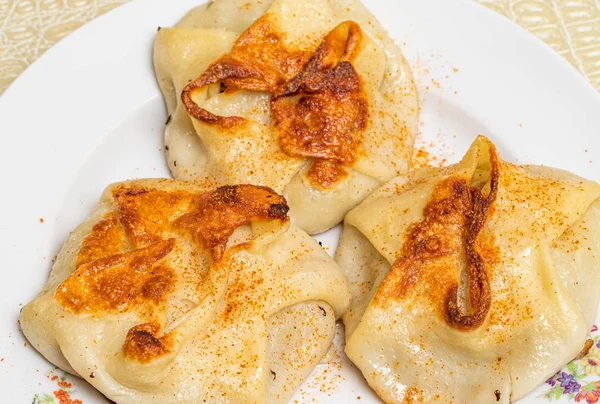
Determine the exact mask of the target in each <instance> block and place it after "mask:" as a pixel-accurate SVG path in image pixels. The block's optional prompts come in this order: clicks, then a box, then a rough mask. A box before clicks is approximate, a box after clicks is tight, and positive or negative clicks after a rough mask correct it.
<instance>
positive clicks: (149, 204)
mask: <svg viewBox="0 0 600 404" xmlns="http://www.w3.org/2000/svg"><path fill="white" fill-rule="evenodd" d="M113 198H114V200H115V203H116V204H117V207H118V212H119V220H120V221H121V223H122V224H123V227H124V228H125V233H126V235H127V237H129V239H130V240H131V243H132V244H133V247H134V248H139V247H144V246H147V245H149V244H151V243H156V242H157V241H160V240H163V239H164V238H165V237H164V233H165V232H167V231H169V230H170V228H171V222H172V221H173V220H175V219H176V218H177V217H178V216H180V215H182V214H185V213H187V212H189V211H190V209H192V207H193V206H194V204H195V203H196V201H197V200H198V198H199V195H198V194H194V193H191V192H185V191H162V190H157V189H144V188H141V187H135V186H134V187H128V186H126V185H123V186H121V187H118V188H116V189H115V190H114V191H113Z"/></svg>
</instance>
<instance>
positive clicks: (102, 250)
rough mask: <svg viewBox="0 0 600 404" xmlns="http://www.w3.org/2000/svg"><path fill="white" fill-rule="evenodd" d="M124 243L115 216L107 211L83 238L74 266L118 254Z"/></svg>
mask: <svg viewBox="0 0 600 404" xmlns="http://www.w3.org/2000/svg"><path fill="white" fill-rule="evenodd" d="M126 244H127V242H126V240H125V237H124V235H123V229H122V228H121V225H120V224H119V221H118V219H117V216H116V215H115V214H114V213H112V212H111V213H108V214H107V215H105V217H104V219H102V220H101V221H99V222H98V223H96V225H95V226H94V227H93V228H92V231H91V232H90V233H89V234H88V235H87V236H86V238H85V239H83V242H82V243H81V248H80V249H79V253H78V254H77V261H76V263H75V268H79V267H80V266H81V265H83V264H87V263H88V262H92V261H95V260H97V259H99V258H102V257H107V256H111V255H116V254H120V253H122V252H123V251H125V248H126Z"/></svg>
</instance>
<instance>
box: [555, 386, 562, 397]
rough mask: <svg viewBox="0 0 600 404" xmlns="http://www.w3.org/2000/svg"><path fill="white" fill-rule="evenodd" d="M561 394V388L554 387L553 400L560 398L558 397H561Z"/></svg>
mask: <svg viewBox="0 0 600 404" xmlns="http://www.w3.org/2000/svg"><path fill="white" fill-rule="evenodd" d="M562 395H563V391H562V389H561V388H560V387H558V386H556V387H555V388H554V399H555V400H560V398H561V397H562Z"/></svg>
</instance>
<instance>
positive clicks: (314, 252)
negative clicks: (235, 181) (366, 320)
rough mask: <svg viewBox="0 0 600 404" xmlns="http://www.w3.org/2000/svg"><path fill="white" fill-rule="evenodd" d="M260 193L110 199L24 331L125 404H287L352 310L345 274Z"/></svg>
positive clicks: (245, 188) (172, 188) (252, 189)
mask: <svg viewBox="0 0 600 404" xmlns="http://www.w3.org/2000/svg"><path fill="white" fill-rule="evenodd" d="M287 211H288V207H287V205H286V202H285V199H284V198H283V197H281V196H279V195H278V194H276V193H274V192H273V191H272V190H270V189H268V188H263V187H256V186H250V185H238V186H225V187H221V188H218V189H213V190H205V189H202V188H199V187H198V186H196V185H191V184H187V183H183V182H178V181H175V180H136V181H127V182H123V183H117V184H113V185H111V186H109V187H108V188H107V189H106V191H105V192H104V194H103V196H102V198H101V200H100V203H99V204H98V207H97V208H96V210H95V211H94V213H93V214H92V215H91V217H90V218H89V219H88V220H87V221H85V222H84V223H82V224H81V225H80V226H79V227H77V228H76V229H75V230H74V231H73V232H72V233H71V235H70V236H69V237H68V239H67V240H66V242H65V244H64V246H63V248H62V250H61V252H60V254H59V255H58V258H57V261H56V263H55V264H54V266H53V269H52V273H51V275H50V278H49V280H48V282H47V284H46V285H45V287H44V289H43V290H42V291H41V293H40V294H39V295H38V297H36V298H35V299H34V300H33V301H32V302H30V303H29V304H27V305H26V306H25V308H24V309H23V311H22V314H21V317H20V324H21V328H22V330H23V332H24V334H25V335H26V337H27V338H28V339H29V341H30V342H31V344H32V345H33V346H34V347H35V348H36V349H37V350H38V351H40V352H41V353H42V354H43V355H44V356H45V357H46V358H47V359H48V360H49V361H50V362H52V363H53V364H55V365H56V366H58V367H60V368H61V369H64V370H65V371H68V372H70V373H72V374H75V375H79V376H80V377H82V378H84V379H85V380H86V381H88V382H89V383H91V384H92V385H93V386H94V387H96V388H97V389H98V390H99V391H101V392H102V393H103V394H105V395H106V396H107V397H108V398H109V399H111V400H113V401H115V402H117V403H161V404H163V403H204V402H208V403H284V402H286V401H287V400H288V399H289V397H290V396H291V395H292V393H293V392H294V390H295V389H296V388H297V387H298V386H299V385H300V383H301V382H302V381H303V380H304V379H305V378H306V377H307V375H308V374H309V372H310V371H311V370H312V369H313V368H314V366H315V365H316V364H317V363H318V362H319V361H320V360H321V358H322V357H323V356H324V355H325V354H326V353H327V351H328V349H329V348H330V345H331V343H332V340H333V337H334V334H335V321H336V318H337V317H339V316H341V314H342V313H343V312H344V311H345V310H346V309H347V307H348V305H349V291H348V287H347V284H346V282H345V280H344V278H343V275H342V274H341V272H340V270H339V267H338V266H337V265H336V263H335V262H334V261H333V259H331V258H330V257H329V256H328V255H327V253H326V252H325V251H324V250H323V249H322V248H321V247H319V245H318V244H317V243H316V241H315V240H314V239H313V238H312V237H310V236H308V235H307V234H306V233H305V232H304V231H302V230H300V229H298V228H297V227H296V226H294V225H291V224H290V222H289V219H288V217H287Z"/></svg>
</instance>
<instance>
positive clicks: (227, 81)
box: [181, 15, 369, 188]
mask: <svg viewBox="0 0 600 404" xmlns="http://www.w3.org/2000/svg"><path fill="white" fill-rule="evenodd" d="M362 38H363V32H362V30H361V28H360V26H359V25H358V24H357V23H355V22H352V21H347V22H343V23H341V24H339V25H338V26H337V27H335V28H334V29H333V30H332V31H331V32H329V34H327V35H326V36H325V38H324V39H323V41H322V42H321V44H320V45H319V46H318V47H317V48H316V49H315V50H304V49H302V50H301V49H291V47H290V46H287V45H286V44H284V41H283V37H282V35H281V34H280V33H278V32H277V30H276V29H275V27H274V26H273V24H272V23H271V22H270V21H269V18H268V15H266V16H263V17H262V18H260V19H259V20H257V21H256V22H255V23H254V24H253V25H252V26H251V27H250V28H248V29H247V30H246V31H245V32H244V33H243V34H242V35H241V36H240V37H239V38H238V40H237V41H236V43H235V45H234V46H233V49H232V50H231V52H230V53H229V54H227V55H225V56H223V57H221V58H220V59H219V60H218V61H217V62H215V63H214V64H212V65H211V66H209V67H208V68H207V69H206V71H205V72H204V73H202V74H201V75H200V77H198V78H197V79H196V80H194V81H192V82H190V83H189V84H188V85H187V86H186V87H185V88H184V89H183V92H182V94H181V99H182V102H183V104H184V105H185V107H186V109H187V111H188V113H189V114H190V116H192V117H194V118H196V119H197V120H199V121H201V122H204V123H206V124H211V125H218V126H219V127H220V128H221V129H222V130H224V131H228V130H231V129H234V128H235V129H240V128H243V127H244V125H246V124H247V123H248V122H247V121H246V119H244V118H242V117H239V116H217V115H214V114H212V113H211V112H209V111H207V110H206V109H203V108H201V107H200V106H198V105H197V104H196V103H195V102H194V101H193V99H192V96H193V94H194V92H196V91H199V90H200V89H202V88H204V87H206V86H208V85H210V84H214V83H221V84H222V85H223V86H224V88H225V91H228V92H232V91H238V90H248V91H263V92H268V93H270V94H271V106H270V108H271V118H272V122H273V123H272V125H273V126H274V129H275V130H276V131H277V133H278V139H279V146H280V148H281V150H282V151H283V152H284V153H286V154H287V155H289V156H293V157H305V158H312V159H315V161H314V163H313V166H312V167H311V169H309V171H308V178H309V180H310V181H311V182H312V183H313V184H314V185H318V186H320V187H322V188H331V187H333V186H334V185H335V184H336V183H337V182H339V181H340V180H341V179H342V178H344V177H345V176H347V172H346V170H344V169H343V165H350V164H353V163H354V162H356V160H357V158H358V153H359V148H360V144H361V140H362V132H363V131H364V130H365V129H366V128H367V122H368V119H369V103H368V101H367V96H366V93H365V91H364V88H363V83H362V81H361V78H360V77H359V75H358V73H357V72H356V70H355V69H354V67H353V65H352V62H353V60H354V59H355V58H356V57H357V56H358V53H359V52H360V50H361V47H362V44H363V39H362Z"/></svg>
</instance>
